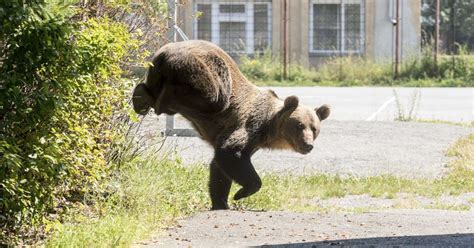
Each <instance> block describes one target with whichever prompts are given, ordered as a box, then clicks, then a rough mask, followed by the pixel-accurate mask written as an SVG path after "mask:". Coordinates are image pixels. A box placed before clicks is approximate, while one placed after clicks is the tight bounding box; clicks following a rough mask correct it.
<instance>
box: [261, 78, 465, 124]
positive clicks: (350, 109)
mask: <svg viewBox="0 0 474 248" xmlns="http://www.w3.org/2000/svg"><path fill="white" fill-rule="evenodd" d="M268 88H271V89H272V90H274V91H275V92H276V93H277V94H278V96H280V98H283V97H286V96H289V95H296V96H298V97H299V98H300V100H301V102H302V103H304V104H307V105H309V106H319V105H321V104H323V103H326V104H329V105H331V107H332V112H331V117H330V118H331V119H332V120H367V119H369V118H370V117H372V118H371V120H379V121H392V120H394V119H395V118H396V117H397V116H398V109H399V107H398V106H400V107H401V108H402V109H404V110H405V112H406V113H408V110H409V109H410V108H411V106H412V105H413V104H412V103H413V102H414V101H413V100H412V99H413V94H414V93H415V92H417V91H418V92H419V97H418V104H415V105H417V108H415V113H414V117H416V118H419V119H429V120H445V121H452V122H466V123H469V122H472V121H474V88H382V87H378V88H376V87H351V88H341V87H291V88H290V87H268ZM394 92H396V93H397V95H398V98H399V102H400V104H397V101H396V99H395V93H394ZM381 107H384V108H382V109H381ZM378 111H380V112H378ZM377 112H378V113H377ZM374 113H377V114H376V115H375V116H373V115H374ZM405 115H407V114H405Z"/></svg>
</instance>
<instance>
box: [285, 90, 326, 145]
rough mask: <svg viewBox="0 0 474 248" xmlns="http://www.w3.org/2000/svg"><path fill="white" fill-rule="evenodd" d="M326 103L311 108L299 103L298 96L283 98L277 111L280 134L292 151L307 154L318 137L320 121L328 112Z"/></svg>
mask: <svg viewBox="0 0 474 248" xmlns="http://www.w3.org/2000/svg"><path fill="white" fill-rule="evenodd" d="M330 112H331V111H330V108H329V106H327V105H322V106H320V107H318V108H315V109H312V108H309V107H307V106H304V105H301V104H299V100H298V97H296V96H289V97H287V98H286V99H285V102H284V105H283V107H282V109H281V110H280V111H279V113H280V115H279V119H280V120H279V123H280V128H279V130H280V135H281V138H282V139H283V140H284V141H285V142H286V143H287V144H288V145H289V147H288V148H290V149H293V150H294V151H296V152H298V153H301V154H307V153H309V152H310V151H311V150H312V149H313V143H314V140H315V139H316V137H318V134H319V131H320V123H321V121H323V120H325V119H326V118H327V117H328V116H329V113H330Z"/></svg>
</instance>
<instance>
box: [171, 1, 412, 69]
mask: <svg viewBox="0 0 474 248" xmlns="http://www.w3.org/2000/svg"><path fill="white" fill-rule="evenodd" d="M399 1H400V27H399V29H400V51H401V55H402V58H408V57H413V56H416V55H418V54H419V53H420V39H421V33H420V32H421V31H420V29H421V25H420V14H421V12H420V11H421V3H420V0H399ZM287 3H288V7H287V14H286V16H287V17H288V18H287V19H288V21H287V27H288V29H287V30H288V31H287V36H288V37H287V46H288V49H287V51H288V54H289V59H290V63H299V64H302V65H306V66H311V67H314V66H318V65H320V64H321V63H324V61H326V60H327V59H328V58H332V57H335V56H363V57H366V58H370V59H374V60H378V61H391V60H393V59H394V54H395V51H396V50H395V30H396V29H395V26H396V25H394V24H395V23H396V16H395V13H396V5H395V3H396V0H288V1H287ZM283 6H284V5H283V0H214V1H210V0H188V1H185V2H183V3H182V4H181V5H180V7H179V11H178V25H179V26H181V28H182V29H183V31H184V32H185V33H186V34H187V36H188V37H190V38H191V39H202V40H208V41H211V42H213V43H215V44H217V45H219V46H220V47H222V48H223V49H224V50H225V51H227V52H228V53H230V54H231V55H232V56H233V57H238V56H242V55H244V54H247V55H250V56H252V55H255V54H259V53H263V52H264V51H266V50H268V51H271V52H272V53H273V54H276V55H281V54H282V51H283V40H284V37H283V27H284V25H285V21H284V18H283V16H284V13H283Z"/></svg>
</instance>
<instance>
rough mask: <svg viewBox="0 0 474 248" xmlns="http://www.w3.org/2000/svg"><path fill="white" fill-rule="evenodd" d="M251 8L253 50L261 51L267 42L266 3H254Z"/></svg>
mask: <svg viewBox="0 0 474 248" xmlns="http://www.w3.org/2000/svg"><path fill="white" fill-rule="evenodd" d="M253 10H254V15H253V18H254V22H253V35H254V50H255V52H263V51H264V50H265V49H266V48H267V47H268V44H269V34H268V5H266V4H255V6H254V9H253Z"/></svg>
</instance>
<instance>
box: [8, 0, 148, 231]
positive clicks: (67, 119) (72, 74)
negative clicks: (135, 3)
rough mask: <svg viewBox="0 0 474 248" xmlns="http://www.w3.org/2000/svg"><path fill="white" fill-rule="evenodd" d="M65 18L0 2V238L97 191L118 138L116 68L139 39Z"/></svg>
mask: <svg viewBox="0 0 474 248" xmlns="http://www.w3.org/2000/svg"><path fill="white" fill-rule="evenodd" d="M53 2H54V1H53ZM72 14H73V12H72V11H70V8H69V6H68V5H66V4H64V5H58V4H54V5H51V4H47V3H46V2H45V1H33V2H28V3H22V2H21V1H11V2H7V3H5V2H2V5H0V20H2V22H1V23H0V25H1V27H0V29H1V30H0V74H1V75H2V77H1V78H0V123H1V126H0V201H1V202H0V223H1V224H0V225H1V226H0V227H1V229H2V231H1V233H0V238H1V236H4V237H7V236H9V233H8V232H10V231H18V230H20V229H21V228H22V227H26V226H33V227H34V226H37V225H38V224H41V223H44V222H45V221H48V219H51V218H52V216H57V215H59V216H60V215H61V214H62V213H64V212H65V211H66V210H67V209H68V206H69V205H70V202H71V201H75V200H80V199H81V197H82V195H83V194H84V193H85V192H87V191H91V190H92V191H93V190H98V188H99V186H100V182H101V179H102V178H104V177H105V176H107V173H108V172H109V169H110V166H111V164H110V163H108V160H107V154H108V153H109V152H110V147H111V146H113V144H114V143H116V142H118V141H120V140H121V138H122V136H123V135H122V132H121V130H120V129H117V128H113V127H114V120H116V119H117V118H116V117H117V116H118V115H126V114H127V110H126V102H125V100H126V99H127V97H126V94H127V91H128V89H129V87H130V86H131V85H130V84H131V82H130V81H126V80H123V79H121V76H122V75H123V73H124V71H123V70H122V69H121V68H122V66H123V63H127V62H130V58H129V57H128V54H129V52H130V51H133V50H135V49H137V47H138V45H139V41H138V40H137V39H135V38H134V37H133V36H132V35H131V34H130V33H129V32H128V31H127V29H126V27H125V26H124V25H122V24H119V23H115V22H113V21H110V20H109V19H107V18H91V19H88V20H87V21H86V22H71V21H70V20H71V18H72ZM6 20H8V21H6ZM48 213H54V214H55V215H48Z"/></svg>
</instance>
